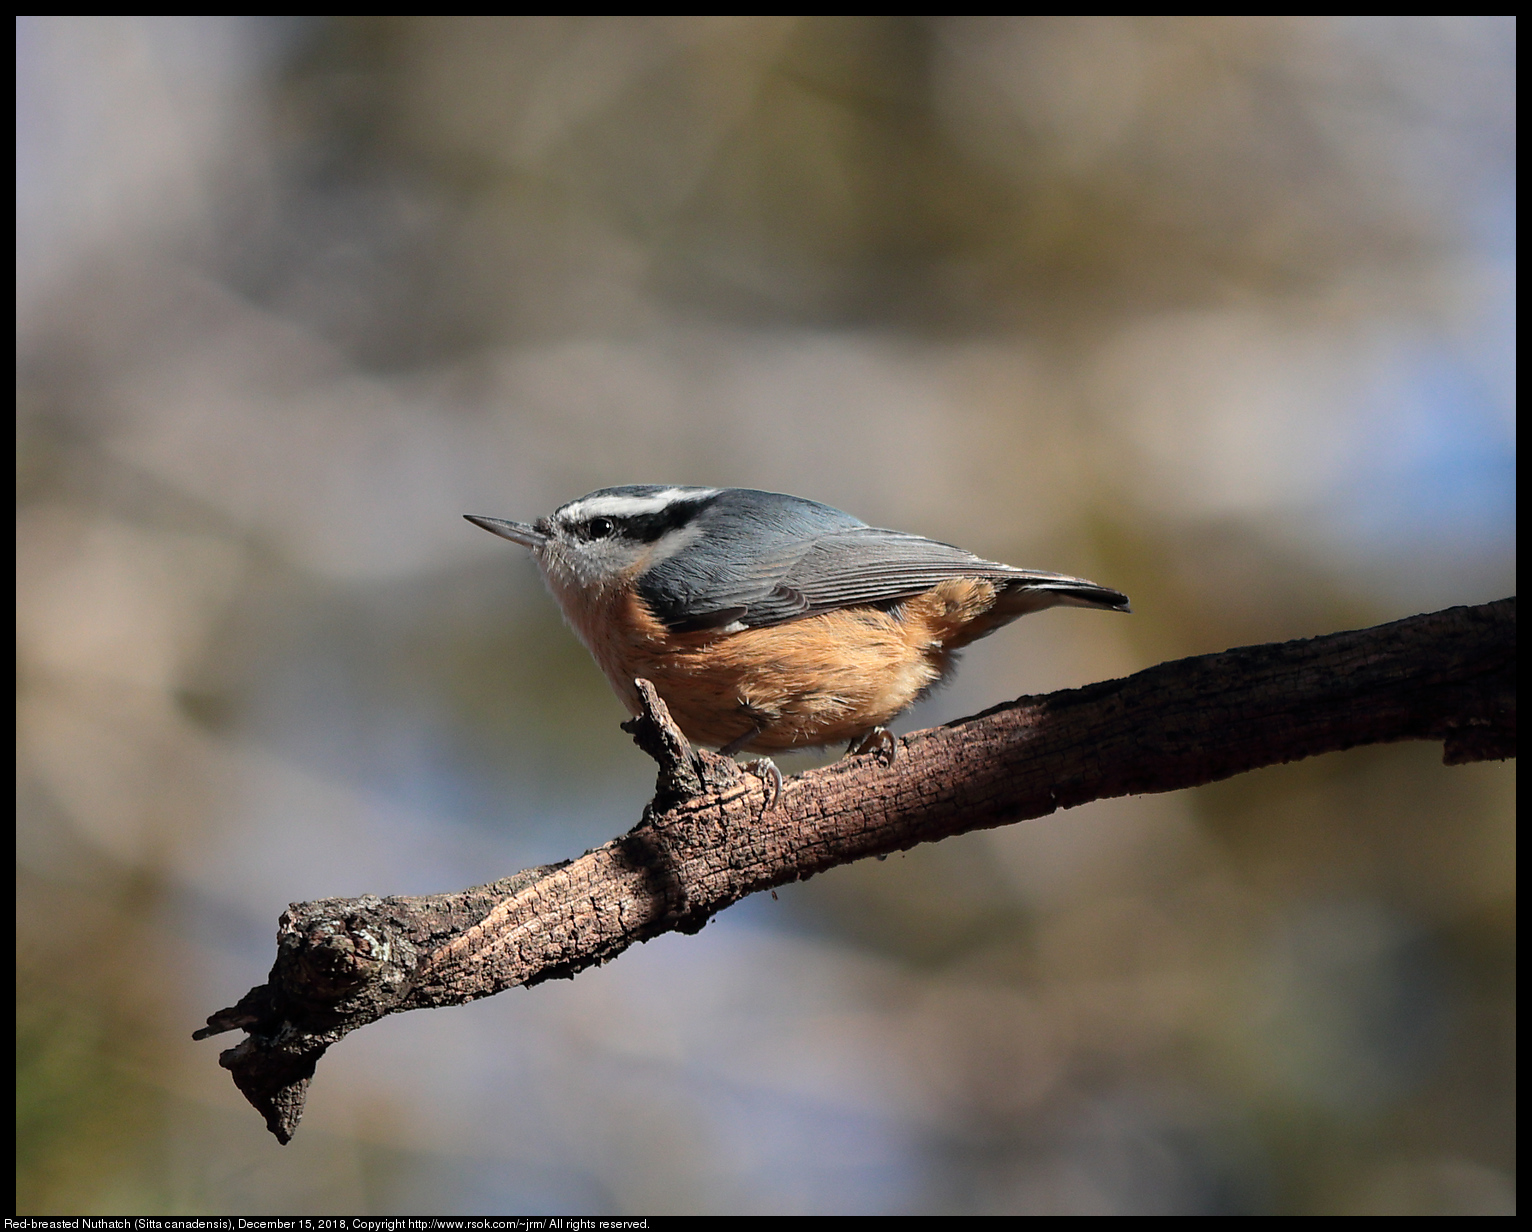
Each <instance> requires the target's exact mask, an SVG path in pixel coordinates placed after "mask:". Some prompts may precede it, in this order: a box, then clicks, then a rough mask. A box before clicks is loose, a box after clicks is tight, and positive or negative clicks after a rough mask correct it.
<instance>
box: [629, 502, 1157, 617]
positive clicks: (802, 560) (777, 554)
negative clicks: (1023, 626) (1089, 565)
mask: <svg viewBox="0 0 1532 1232" xmlns="http://www.w3.org/2000/svg"><path fill="white" fill-rule="evenodd" d="M842 516H844V515H842ZM708 543H709V545H711V539H709V540H708ZM750 545H751V547H753V548H754V550H753V551H748V550H746V551H741V552H740V553H739V554H738V555H735V554H733V553H729V554H727V555H730V556H732V560H731V561H730V562H729V564H728V566H727V567H726V568H724V569H715V570H714V577H713V578H712V584H711V585H710V586H708V587H706V588H704V587H697V586H693V587H692V588H691V589H690V590H688V591H687V592H686V593H687V595H688V601H687V602H686V603H685V604H679V605H678V604H675V603H673V602H672V603H671V604H670V607H669V610H668V611H666V610H662V609H661V607H660V606H659V605H658V604H656V603H655V601H654V599H655V598H656V597H660V596H661V595H664V596H669V597H673V596H675V595H676V594H677V593H678V592H677V591H676V589H675V588H674V586H673V585H671V584H669V583H673V582H674V580H675V576H676V573H677V572H679V571H680V570H684V569H685V568H686V567H687V565H688V562H687V561H686V560H685V559H684V558H685V557H687V556H689V555H692V554H694V553H695V552H696V551H697V549H695V548H688V549H686V550H684V551H683V552H680V553H677V555H676V556H675V557H672V558H671V559H670V560H669V561H665V562H663V563H662V565H661V566H659V568H660V569H663V568H664V567H665V566H666V565H672V564H673V565H675V566H677V567H678V568H677V570H676V571H675V572H673V573H672V575H671V577H669V578H665V577H661V578H659V579H654V581H655V582H656V583H658V585H654V586H652V587H646V586H645V585H644V583H648V582H650V580H651V579H650V576H648V575H646V577H645V579H644V580H643V583H641V584H640V590H641V592H643V591H651V593H653V594H654V597H651V593H646V594H645V598H648V599H650V603H651V606H652V607H655V609H656V613H657V614H658V615H659V616H660V617H661V619H663V620H665V622H666V624H667V625H669V626H670V627H671V628H672V629H675V630H677V631H686V630H695V629H706V628H720V627H724V626H728V625H732V624H739V625H742V626H744V627H746V628H758V627H760V626H763V625H773V624H781V623H782V622H784V621H788V620H799V619H802V618H803V617H805V616H813V615H817V614H818V613H820V612H828V611H835V610H837V609H840V608H852V607H883V608H886V607H890V606H893V605H894V604H897V603H899V602H901V601H902V600H905V599H909V598H913V597H914V596H915V595H918V594H921V593H923V592H925V591H927V590H929V589H931V587H933V586H935V585H937V584H938V583H940V582H944V581H947V580H949V579H951V578H959V577H979V578H986V579H989V580H991V581H994V582H996V583H997V584H999V585H1000V586H1001V587H1002V590H1003V592H1004V596H1005V598H1004V600H1003V602H1004V603H1005V606H1006V608H1007V609H1008V614H1013V615H1016V616H1019V615H1021V614H1023V613H1024V612H1028V611H1036V610H1038V609H1040V608H1044V607H1052V606H1055V605H1057V604H1073V605H1078V606H1085V607H1105V608H1114V609H1118V610H1126V609H1127V597H1126V596H1125V595H1122V594H1120V593H1119V592H1118V591H1115V590H1111V589H1109V588H1107V587H1103V586H1097V585H1095V584H1094V583H1092V582H1087V581H1085V580H1084V579H1082V578H1072V577H1067V576H1065V575H1064V574H1059V573H1042V572H1039V571H1036V570H1031V569H1017V568H1014V567H1013V566H1010V565H1002V564H998V563H996V562H995V561H988V560H983V559H981V558H979V557H977V556H975V555H973V554H972V553H971V552H965V551H964V550H963V549H962V548H958V547H954V546H953V545H952V544H950V543H939V542H937V541H936V540H933V539H922V538H921V537H919V536H918V535H907V534H903V533H901V532H899V531H892V530H881V529H879V528H876V527H871V526H864V525H860V524H857V525H852V526H842V527H837V528H833V529H827V530H826V532H825V533H821V534H819V535H818V536H816V537H813V538H809V539H806V538H804V537H798V538H796V539H793V538H791V537H789V536H782V537H771V536H768V537H767V540H766V542H761V541H760V540H757V539H752V540H750ZM736 546H737V548H740V549H743V548H745V546H746V545H745V544H743V543H740V544H737V545H736ZM700 555H701V557H702V561H701V562H700V563H710V562H709V557H710V556H713V558H714V560H715V561H716V560H717V559H719V558H721V557H722V556H723V555H725V554H722V553H719V554H716V556H714V554H713V553H711V550H710V548H709V550H704V551H703V552H701V553H700ZM698 563H699V562H690V564H691V566H692V568H693V571H694V572H696V568H695V567H696V565H697V564H698ZM654 572H658V569H657V570H654V571H651V574H652V573H654Z"/></svg>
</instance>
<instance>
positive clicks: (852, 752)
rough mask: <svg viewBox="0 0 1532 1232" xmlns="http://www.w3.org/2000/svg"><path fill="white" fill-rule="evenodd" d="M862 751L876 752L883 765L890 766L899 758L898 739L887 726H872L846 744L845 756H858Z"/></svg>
mask: <svg viewBox="0 0 1532 1232" xmlns="http://www.w3.org/2000/svg"><path fill="white" fill-rule="evenodd" d="M863 753H877V754H878V755H879V756H880V757H881V758H882V759H883V764H884V765H885V766H892V765H893V764H894V762H895V761H897V760H898V758H899V741H898V739H897V738H896V737H895V736H894V733H893V732H891V731H889V730H888V728H886V727H874V728H873V729H872V730H871V731H870V732H868V733H867V734H866V735H864V736H858V737H857V738H856V739H855V740H853V741H852V742H851V743H850V744H848V745H847V746H846V756H847V757H860V756H861V755H862V754H863Z"/></svg>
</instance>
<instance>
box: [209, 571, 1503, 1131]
mask: <svg viewBox="0 0 1532 1232" xmlns="http://www.w3.org/2000/svg"><path fill="white" fill-rule="evenodd" d="M1515 660H1516V600H1515V599H1514V598H1511V599H1503V600H1501V601H1499V602H1498V603H1488V604H1483V605H1481V606H1478V607H1455V608H1449V609H1447V610H1446V611H1441V612H1433V613H1431V614H1428V615H1424V616H1415V617H1412V618H1410V619H1408V620H1401V621H1396V622H1395V623H1393V624H1387V625H1380V626H1378V627H1376V628H1373V629H1363V630H1360V631H1357V632H1351V633H1337V634H1332V635H1329V636H1327V637H1318V638H1312V639H1308V640H1303V641H1293V642H1279V643H1271V644H1268V645H1264V646H1247V647H1242V648H1239V649H1236V650H1230V651H1226V652H1224V653H1223V654H1216V655H1201V656H1198V657H1196V658H1190V659H1180V660H1177V661H1175V662H1172V663H1163V664H1160V665H1159V666H1157V667H1152V668H1149V669H1148V670H1147V671H1142V672H1138V673H1137V674H1135V675H1133V676H1129V677H1127V678H1125V679H1122V680H1109V681H1104V682H1102V683H1100V684H1094V685H1090V686H1087V687H1086V688H1082V689H1068V690H1064V691H1062V692H1058V693H1050V694H1047V695H1046V696H1042V697H1022V698H1018V699H1017V700H1016V701H1014V702H1009V703H1007V704H1005V705H1002V706H997V707H995V708H994V709H993V710H988V711H985V712H984V713H983V714H979V715H975V716H974V717H972V718H969V719H963V720H960V721H957V722H954V723H949V724H947V725H946V726H945V727H940V728H933V729H931V730H928V731H922V732H915V733H913V734H912V735H909V736H906V737H904V739H902V740H901V741H899V751H898V757H897V759H896V760H895V761H894V763H893V764H892V765H885V764H884V763H883V761H882V760H881V759H880V758H879V757H877V756H876V755H866V756H861V757H848V758H846V759H843V760H842V761H840V762H838V763H836V764H835V765H832V766H828V767H826V768H824V769H822V770H816V771H812V772H810V773H808V774H804V775H801V776H798V777H796V778H793V779H789V780H788V781H787V783H786V785H785V787H784V789H783V790H782V792H781V793H780V795H778V796H777V797H776V798H775V799H772V794H773V792H772V786H771V784H770V781H769V780H763V779H761V778H759V777H757V776H756V775H755V774H752V773H751V772H750V771H749V770H748V769H745V770H741V769H740V767H738V766H737V765H736V764H735V763H734V762H733V761H732V760H730V759H728V758H724V757H719V756H717V755H715V754H712V753H707V752H703V751H693V750H692V749H691V748H690V747H689V745H688V744H687V742H686V739H685V737H684V736H682V734H681V733H680V731H679V730H678V729H677V728H676V726H675V724H674V723H672V722H671V719H670V715H669V713H668V712H667V711H666V709H665V704H664V702H662V701H661V700H660V699H659V697H658V695H657V694H656V693H655V692H654V690H653V688H652V687H650V686H649V684H648V682H647V681H639V682H638V683H639V686H640V693H641V695H642V698H643V702H644V712H643V714H642V715H640V716H639V717H638V718H636V719H633V720H630V721H629V722H627V723H624V724H623V727H624V729H625V730H627V731H629V732H631V733H632V734H633V737H634V739H635V741H636V742H637V743H638V744H639V746H640V747H641V748H642V749H643V750H644V751H645V752H646V753H648V754H649V755H650V756H651V757H653V758H654V759H655V760H656V761H657V762H658V763H659V766H660V773H659V781H658V783H657V785H656V790H655V796H654V799H653V800H652V801H651V802H650V803H649V805H648V806H647V807H646V808H645V810H644V815H643V818H642V820H640V821H639V823H638V825H636V826H635V827H634V828H633V829H632V830H630V831H629V832H628V833H627V834H624V835H623V836H621V837H620V838H616V839H613V840H612V841H611V842H609V843H607V844H606V845H605V846H602V847H599V848H597V849H596V850H594V851H590V852H587V853H586V854H585V855H583V856H581V857H580V858H579V859H578V860H572V861H566V862H564V863H561V864H553V865H545V866H543V867H540V868H531V869H526V870H524V871H522V872H520V873H517V874H516V875H515V876H512V877H507V878H505V879H503V880H501V881H497V882H493V883H492V884H490V885H485V886H478V887H475V888H473V889H470V890H464V891H462V892H461V893H457V894H441V895H431V896H427V897H420V898H407V897H391V898H375V897H371V896H367V897H363V898H356V899H339V898H332V899H322V900H320V901H318V902H311V903H295V904H293V905H292V906H291V907H289V909H288V910H287V911H286V912H285V913H284V914H283V915H282V918H281V921H280V923H279V926H278V932H277V959H276V963H275V965H274V966H273V967H272V969H271V975H270V977H269V978H268V980H267V982H266V983H265V984H263V985H261V986H260V987H258V988H253V989H251V990H250V992H249V993H248V994H246V996H245V997H244V998H243V999H242V1000H241V1001H240V1002H239V1004H238V1005H235V1006H233V1007H231V1008H229V1009H225V1010H220V1011H219V1012H218V1013H216V1014H214V1015H212V1016H211V1017H210V1018H209V1019H208V1020H207V1021H208V1025H207V1026H206V1027H204V1028H203V1029H202V1030H200V1031H198V1032H197V1033H196V1038H198V1039H202V1038H206V1037H207V1036H210V1035H216V1034H218V1033H219V1032H222V1031H230V1030H234V1029H236V1028H240V1029H243V1030H245V1031H247V1032H249V1034H248V1036H247V1037H246V1038H245V1039H244V1040H243V1041H241V1042H240V1043H239V1044H238V1045H236V1046H235V1047H233V1048H231V1049H229V1050H228V1051H226V1052H224V1053H223V1054H222V1055H221V1056H220V1058H219V1063H220V1064H222V1065H223V1066H224V1067H225V1068H227V1069H229V1070H230V1071H231V1072H232V1073H233V1076H234V1081H235V1083H236V1084H237V1085H238V1086H239V1088H240V1090H241V1091H243V1092H244V1093H245V1096H246V1098H248V1099H249V1100H250V1102H251V1103H252V1104H254V1105H255V1107H256V1108H257V1109H258V1110H259V1111H260V1112H261V1113H262V1114H263V1115H264V1116H265V1118H266V1124H267V1127H268V1128H269V1129H270V1130H271V1132H272V1133H273V1134H275V1135H276V1136H277V1138H278V1139H279V1140H280V1141H282V1142H284V1143H285V1142H287V1141H289V1140H290V1139H291V1137H292V1135H293V1132H294V1130H295V1128H296V1126H297V1123H298V1118H299V1117H300V1116H301V1115H302V1113H303V1102H304V1097H305V1094H306V1092H307V1088H308V1082H309V1079H310V1078H311V1077H312V1075H313V1073H314V1066H315V1064H316V1063H317V1062H318V1060H319V1058H320V1057H321V1056H322V1055H323V1054H324V1052H325V1050H326V1049H327V1048H328V1047H329V1046H330V1045H331V1044H333V1043H335V1042H336V1041H338V1040H339V1039H341V1037H342V1036H344V1035H346V1034H347V1033H348V1032H350V1031H354V1030H356V1029H357V1028H358V1027H361V1026H365V1025H366V1024H367V1023H369V1022H372V1021H374V1020H376V1019H378V1018H381V1017H383V1016H384V1015H386V1014H392V1013H399V1012H401V1011H404V1010H413V1009H422V1008H426V1007H429V1006H444V1005H458V1004H462V1003H464V1002H467V1001H473V1000H477V999H478V998H480V997H487V996H492V995H493V994H495V993H497V992H501V991H503V990H504V989H506V988H511V987H513V986H515V985H518V984H536V983H539V982H541V981H542V980H547V979H554V978H570V977H572V976H573V975H574V974H575V973H576V972H577V971H581V970H583V969H584V968H586V967H589V966H592V965H594V964H597V963H603V962H607V961H608V960H610V959H612V958H615V957H616V956H617V955H618V954H620V953H622V951H623V950H625V949H627V948H628V947H629V946H630V945H632V944H633V943H634V942H637V941H645V940H648V939H649V938H650V937H655V936H658V935H659V934H661V933H665V932H670V931H678V932H696V931H698V930H699V929H701V928H702V926H703V925H704V924H706V923H707V921H708V920H709V919H710V918H711V917H712V916H713V915H715V914H716V913H717V912H719V911H721V910H723V908H725V907H727V906H729V905H730V904H731V903H734V902H737V901H739V900H740V899H741V898H743V897H745V896H746V895H747V894H753V893H755V892H756V891H758V890H765V889H769V888H771V887H772V886H778V885H782V884H784V883H786V882H789V881H797V880H801V879H803V878H805V877H810V876H812V875H813V874H815V873H818V872H822V871H823V870H825V869H827V868H832V867H834V866H835V865H837V864H847V863H850V862H851V861H853V860H859V859H862V858H863V857H866V856H873V855H883V854H886V853H889V852H894V851H901V850H905V849H907V848H910V847H913V846H915V845H916V844H917V843H926V842H934V841H935V840H937V839H942V838H946V837H948V836H949V835H953V834H962V833H965V832H967V831H969V830H982V829H987V828H990V827H994V826H1001V825H1006V824H1008V823H1010V822H1014V821H1023V820H1026V819H1028V818H1033V817H1044V816H1047V815H1048V814H1049V813H1052V812H1054V811H1056V810H1058V809H1061V808H1072V807H1074V806H1075V805H1078V804H1084V803H1086V802H1087V801H1090V800H1100V799H1104V798H1106V797H1110V796H1123V795H1136V794H1141V793H1147V792H1159V791H1174V790H1176V789H1178V788H1182V787H1193V786H1197V785H1198V784H1202V783H1211V782H1214V781H1216V780H1218V779H1223V778H1228V777H1229V776H1230V775H1234V774H1239V773H1241V772H1242V771H1245V770H1253V769H1255V768H1257V767H1259V766H1267V765H1272V764H1274V763H1277V762H1287V761H1296V760H1298V759H1299V758H1303V757H1312V756H1314V755H1315V754H1318V753H1327V752H1332V751H1335V750H1338V749H1346V748H1352V747H1354V746H1356V745H1362V744H1378V743H1384V742H1389V741H1398V740H1441V741H1442V742H1443V743H1444V745H1445V755H1444V759H1443V760H1444V761H1445V762H1446V763H1447V764H1448V765H1457V764H1460V763H1464V762H1471V761H1482V760H1487V759H1492V758H1507V757H1513V756H1515V749H1516V693H1515V667H1516V663H1515Z"/></svg>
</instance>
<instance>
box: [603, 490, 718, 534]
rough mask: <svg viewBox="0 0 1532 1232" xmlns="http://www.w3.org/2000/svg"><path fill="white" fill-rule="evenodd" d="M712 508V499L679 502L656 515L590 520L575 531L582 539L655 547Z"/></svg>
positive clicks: (655, 512) (629, 515) (635, 514)
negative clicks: (614, 536)
mask: <svg viewBox="0 0 1532 1232" xmlns="http://www.w3.org/2000/svg"><path fill="white" fill-rule="evenodd" d="M710 504H712V500H711V499H707V500H701V501H695V500H678V501H674V502H672V503H671V504H669V505H667V506H665V508H663V509H657V510H655V511H654V512H653V513H630V514H627V515H626V516H620V517H619V516H598V517H593V518H588V519H587V520H586V521H584V522H582V523H580V524H579V525H578V526H576V527H575V528H574V530H575V533H576V534H578V535H579V536H580V537H581V538H582V539H607V538H611V537H612V536H613V535H617V536H619V537H621V538H623V539H628V540H631V541H633V542H635V543H653V542H654V541H655V540H657V539H659V538H661V537H663V536H664V535H666V534H667V533H669V532H670V531H673V530H678V529H680V528H681V527H683V526H686V525H687V524H688V523H690V522H691V521H692V519H693V518H695V517H696V516H697V514H698V513H700V512H701V511H702V510H703V509H705V508H706V507H707V506H708V505H710Z"/></svg>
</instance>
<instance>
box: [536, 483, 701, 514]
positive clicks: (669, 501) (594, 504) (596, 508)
mask: <svg viewBox="0 0 1532 1232" xmlns="http://www.w3.org/2000/svg"><path fill="white" fill-rule="evenodd" d="M718 491H719V489H717V488H666V489H665V490H664V491H662V492H656V493H654V494H653V495H652V496H621V495H614V496H590V497H586V498H585V499H584V500H577V501H574V502H573V503H572V504H568V505H565V506H564V508H563V509H561V510H559V515H560V517H562V518H564V519H566V520H568V521H571V522H580V521H583V520H584V519H586V518H631V517H635V516H637V515H638V514H641V513H658V512H659V511H660V510H661V509H666V508H669V507H670V506H671V505H673V504H675V503H676V501H678V500H703V499H705V498H706V497H709V496H713V495H716V494H717V492H718Z"/></svg>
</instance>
